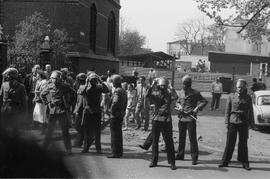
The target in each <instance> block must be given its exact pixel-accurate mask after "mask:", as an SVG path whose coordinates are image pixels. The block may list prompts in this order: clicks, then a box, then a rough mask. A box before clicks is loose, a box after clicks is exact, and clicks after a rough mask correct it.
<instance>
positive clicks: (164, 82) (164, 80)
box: [158, 77, 168, 86]
mask: <svg viewBox="0 0 270 179" xmlns="http://www.w3.org/2000/svg"><path fill="white" fill-rule="evenodd" d="M167 84H168V82H167V80H166V78H163V77H162V78H159V79H158V85H159V86H162V85H165V86H167Z"/></svg>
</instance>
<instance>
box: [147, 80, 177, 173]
mask: <svg viewBox="0 0 270 179" xmlns="http://www.w3.org/2000/svg"><path fill="white" fill-rule="evenodd" d="M156 85H158V86H157V90H155V91H154V90H153V88H154V87H155V86H156ZM146 95H147V97H149V98H150V99H151V100H152V101H153V103H154V104H155V109H154V113H153V115H152V117H153V119H152V135H153V143H152V161H151V163H150V165H149V167H156V166H157V163H158V143H159V136H160V133H162V135H163V138H164V141H165V144H166V151H167V158H168V163H169V164H171V169H172V170H175V169H176V167H175V156H174V143H173V137H172V118H171V110H170V108H171V93H170V91H169V90H168V89H167V82H166V79H164V78H160V79H159V80H158V82H157V81H154V82H153V84H152V86H151V87H150V88H149V89H148V91H147V94H146Z"/></svg>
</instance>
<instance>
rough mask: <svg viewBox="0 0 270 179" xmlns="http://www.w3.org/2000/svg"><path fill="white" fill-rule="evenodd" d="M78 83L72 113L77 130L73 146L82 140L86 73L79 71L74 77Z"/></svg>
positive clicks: (79, 143)
mask: <svg viewBox="0 0 270 179" xmlns="http://www.w3.org/2000/svg"><path fill="white" fill-rule="evenodd" d="M76 80H77V83H78V90H77V102H76V105H75V109H74V111H73V114H75V129H76V130H77V132H78V137H77V140H76V142H75V146H77V147H80V146H82V144H83V141H84V133H83V128H82V116H83V109H84V106H85V98H84V96H83V91H84V89H85V81H86V74H85V73H79V74H78V75H77V77H76Z"/></svg>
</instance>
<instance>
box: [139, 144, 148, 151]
mask: <svg viewBox="0 0 270 179" xmlns="http://www.w3.org/2000/svg"><path fill="white" fill-rule="evenodd" d="M139 147H140V148H141V149H143V150H147V149H146V148H145V147H144V146H143V145H139Z"/></svg>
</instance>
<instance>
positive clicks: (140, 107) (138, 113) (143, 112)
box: [135, 76, 150, 131]
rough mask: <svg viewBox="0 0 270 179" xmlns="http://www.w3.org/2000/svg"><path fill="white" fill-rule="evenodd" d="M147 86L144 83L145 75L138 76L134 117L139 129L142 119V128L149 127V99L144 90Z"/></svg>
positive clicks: (146, 128)
mask: <svg viewBox="0 0 270 179" xmlns="http://www.w3.org/2000/svg"><path fill="white" fill-rule="evenodd" d="M148 88H149V86H148V85H146V82H145V77H144V76H141V77H140V78H139V85H138V86H137V105H136V110H135V119H136V121H137V128H136V129H140V128H141V126H142V121H144V128H143V130H145V131H147V130H148V127H149V108H150V101H149V99H148V98H147V97H146V92H147V90H148Z"/></svg>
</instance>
